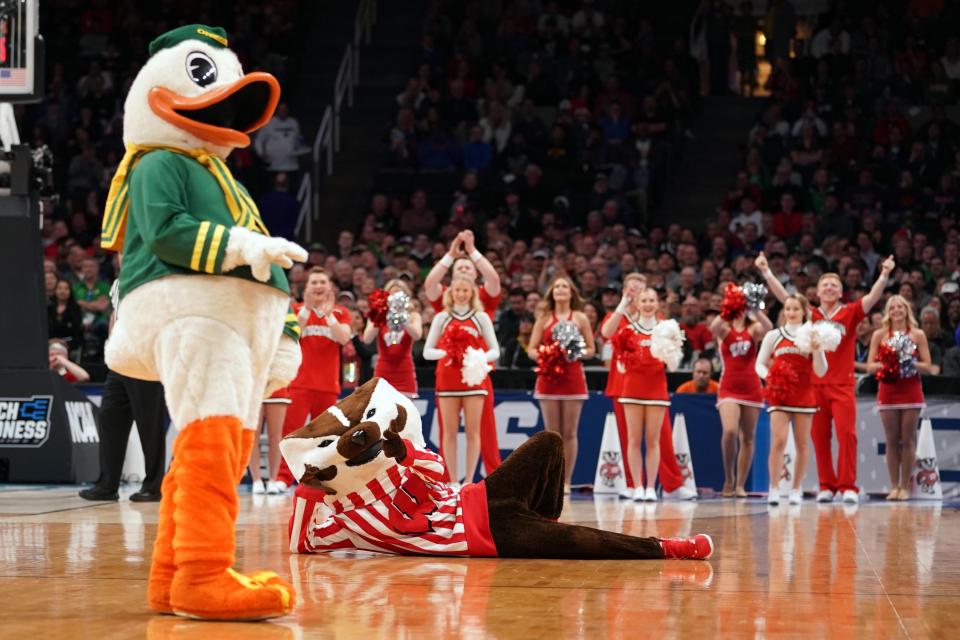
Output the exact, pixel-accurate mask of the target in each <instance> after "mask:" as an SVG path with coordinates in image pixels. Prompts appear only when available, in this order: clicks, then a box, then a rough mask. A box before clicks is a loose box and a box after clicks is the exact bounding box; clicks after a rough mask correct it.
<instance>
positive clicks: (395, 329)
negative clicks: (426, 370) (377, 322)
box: [383, 291, 410, 347]
mask: <svg viewBox="0 0 960 640" xmlns="http://www.w3.org/2000/svg"><path fill="white" fill-rule="evenodd" d="M409 304H410V296H408V295H407V294H406V293H405V292H403V291H395V292H394V293H391V294H390V295H389V296H388V297H387V331H386V333H384V335H383V341H384V342H386V343H387V344H388V345H389V346H391V347H392V346H394V345H397V344H400V341H401V340H403V332H404V331H405V330H406V328H407V321H408V320H409V319H410V312H409V310H408V305H409Z"/></svg>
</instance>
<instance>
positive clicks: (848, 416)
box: [810, 385, 859, 492]
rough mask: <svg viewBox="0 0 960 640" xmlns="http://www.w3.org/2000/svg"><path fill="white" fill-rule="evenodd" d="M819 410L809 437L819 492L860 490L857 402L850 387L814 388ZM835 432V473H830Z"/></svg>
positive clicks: (815, 415)
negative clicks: (858, 486)
mask: <svg viewBox="0 0 960 640" xmlns="http://www.w3.org/2000/svg"><path fill="white" fill-rule="evenodd" d="M813 391H814V393H815V394H816V398H817V408H818V411H817V412H816V413H815V414H813V426H812V428H811V430H810V438H811V439H812V440H813V451H814V453H815V454H816V455H817V478H818V479H819V481H820V489H821V490H823V489H829V490H830V491H833V492H837V491H859V489H858V488H857V401H856V398H854V394H853V385H844V386H833V385H815V386H814V387H813ZM831 420H832V421H833V424H834V425H835V426H836V429H837V443H838V444H839V445H840V447H839V451H838V453H837V470H836V473H834V470H833V449H832V445H833V442H832V441H833V431H832V430H831V428H830V422H831Z"/></svg>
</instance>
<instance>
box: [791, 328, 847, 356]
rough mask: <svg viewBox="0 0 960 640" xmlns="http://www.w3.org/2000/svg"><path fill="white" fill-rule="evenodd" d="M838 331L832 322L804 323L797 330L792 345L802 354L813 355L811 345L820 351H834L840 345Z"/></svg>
mask: <svg viewBox="0 0 960 640" xmlns="http://www.w3.org/2000/svg"><path fill="white" fill-rule="evenodd" d="M841 337H842V336H841V335H840V329H838V328H837V325H836V324H835V323H833V322H829V321H827V320H819V321H817V322H804V323H803V324H802V325H800V329H798V330H797V338H796V340H794V343H795V344H796V345H797V349H799V350H800V351H801V352H802V353H813V345H814V344H816V345H817V348H818V349H819V350H820V351H836V350H837V347H838V346H839V345H840V338H841Z"/></svg>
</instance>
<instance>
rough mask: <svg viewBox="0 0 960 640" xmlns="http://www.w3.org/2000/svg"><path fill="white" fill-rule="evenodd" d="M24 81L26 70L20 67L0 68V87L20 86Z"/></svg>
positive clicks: (25, 80) (25, 79)
mask: <svg viewBox="0 0 960 640" xmlns="http://www.w3.org/2000/svg"><path fill="white" fill-rule="evenodd" d="M26 82H27V70H26V69H24V68H22V67H18V68H16V69H0V87H22V86H24V85H25V84H26Z"/></svg>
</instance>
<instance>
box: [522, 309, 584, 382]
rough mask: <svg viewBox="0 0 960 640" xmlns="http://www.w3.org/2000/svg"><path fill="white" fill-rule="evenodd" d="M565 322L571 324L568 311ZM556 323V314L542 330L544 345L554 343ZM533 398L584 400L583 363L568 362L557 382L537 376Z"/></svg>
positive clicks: (570, 316) (571, 315) (571, 312)
mask: <svg viewBox="0 0 960 640" xmlns="http://www.w3.org/2000/svg"><path fill="white" fill-rule="evenodd" d="M567 321H569V322H573V311H570V315H569V317H568V318H567ZM557 322H559V320H558V319H557V314H553V318H552V319H551V320H550V322H549V323H548V324H547V326H546V327H544V328H543V336H544V340H543V342H544V344H549V343H551V342H553V341H554V340H553V328H554V327H555V326H556V324H557ZM533 397H534V398H536V399H537V400H586V399H587V377H586V376H585V375H584V373H583V363H581V362H580V361H579V360H577V361H576V362H568V363H567V367H566V369H564V372H563V376H562V377H560V379H558V380H548V379H547V378H546V377H544V376H537V383H536V386H534V391H533Z"/></svg>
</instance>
